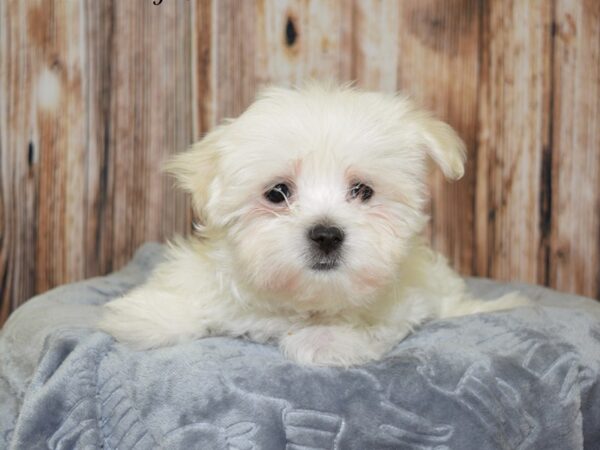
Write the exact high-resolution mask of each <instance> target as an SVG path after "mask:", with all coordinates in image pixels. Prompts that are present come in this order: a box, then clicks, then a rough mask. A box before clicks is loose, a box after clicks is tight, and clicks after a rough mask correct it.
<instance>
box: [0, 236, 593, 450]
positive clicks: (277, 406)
mask: <svg viewBox="0 0 600 450" xmlns="http://www.w3.org/2000/svg"><path fill="white" fill-rule="evenodd" d="M162 251H163V248H162V247H161V246H159V245H157V244H147V245H146V246H144V247H143V248H142V249H141V250H140V251H139V252H138V253H137V255H136V257H135V258H134V260H133V261H132V262H131V264H129V266H128V267H126V268H125V269H124V270H122V271H120V272H117V273H114V274H112V275H110V276H107V277H103V278H95V279H92V280H88V281H85V282H82V283H77V284H73V285H68V286H63V287H61V288H58V289H55V290H53V291H51V292H48V293H46V294H44V295H42V296H39V297H37V298H35V299H33V300H31V301H30V302H28V303H27V304H25V305H24V306H23V307H21V308H20V309H19V310H18V311H17V313H16V314H14V315H13V317H12V318H11V319H10V320H9V322H8V323H7V325H6V326H5V328H4V329H3V331H2V334H0V448H7V447H10V448H15V449H28V450H30V449H37V448H51V449H55V448H56V449H71V448H90V449H91V448H99V447H100V446H104V448H106V449H116V448H119V449H131V448H137V449H146V448H166V449H178V448H182V449H193V448H198V449H238V450H249V449H276V450H281V449H287V450H310V449H361V450H363V449H404V448H406V449H420V450H423V449H436V450H442V449H460V450H467V449H477V450H481V449H517V448H518V449H526V448H531V449H561V450H565V449H579V448H590V449H598V448H600V387H599V386H600V383H599V382H598V377H599V370H600V306H599V305H598V304H597V303H596V302H595V301H593V300H589V299H584V298H581V297H575V296H571V295H565V294H560V293H557V292H554V291H551V290H548V289H544V288H540V287H533V286H524V285H507V284H501V283H496V282H492V281H489V280H482V279H471V280H469V285H470V287H471V289H472V290H473V291H474V292H475V293H476V294H477V295H479V296H482V297H486V298H493V297H496V296H498V295H500V294H502V293H504V292H507V291H511V290H514V289H515V288H517V289H520V290H522V291H523V292H525V293H526V294H527V295H529V296H530V297H532V298H533V299H535V300H536V304H537V306H536V307H535V308H527V309H521V310H515V311H509V312H496V313H491V314H485V315H475V316H470V317H461V318H457V319H452V320H443V321H437V322H432V323H429V324H427V325H425V326H423V327H422V328H421V329H420V330H418V331H417V332H416V333H414V334H413V335H412V336H410V337H409V338H407V339H406V340H404V341H403V342H401V343H400V344H399V345H398V346H397V347H396V348H395V349H394V350H393V351H392V352H390V353H389V354H388V355H387V357H386V358H385V359H383V360H381V361H379V362H375V363H372V364H368V365H365V366H361V367H356V368H351V369H338V368H315V367H312V368H311V367H300V366H298V365H296V364H294V363H292V362H290V361H287V360H285V359H284V358H283V357H282V356H281V355H280V353H279V351H278V349H277V348H276V347H275V346H270V345H259V344H255V343H252V342H248V341H244V340H241V339H233V338H227V337H219V338H207V339H202V340H198V341H195V342H191V343H187V344H184V345H179V346H176V347H172V348H164V349H159V350H153V351H146V352H134V351H131V350H129V349H128V348H126V347H124V346H122V345H120V344H117V343H115V342H114V341H113V339H112V338H111V337H109V336H107V335H106V334H103V333H100V332H96V331H94V330H93V329H90V328H89V324H91V323H93V319H94V317H95V316H96V315H97V313H98V305H100V304H102V303H104V302H106V301H107V300H109V299H111V298H113V297H115V296H117V295H119V294H121V293H123V292H125V291H126V290H128V289H130V288H131V287H132V286H135V285H137V284H139V283H141V282H142V281H143V280H144V278H145V277H146V276H147V274H148V273H149V271H150V270H151V268H152V267H153V266H154V265H155V264H156V262H157V261H159V260H160V258H161V254H162ZM74 324H77V325H78V327H75V326H74ZM42 346H43V348H42ZM38 357H39V360H38Z"/></svg>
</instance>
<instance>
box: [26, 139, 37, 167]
mask: <svg viewBox="0 0 600 450" xmlns="http://www.w3.org/2000/svg"><path fill="white" fill-rule="evenodd" d="M34 162H35V147H34V146H33V142H31V141H29V145H28V146H27V164H29V167H31V166H33V163H34Z"/></svg>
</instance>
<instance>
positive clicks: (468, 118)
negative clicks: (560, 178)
mask: <svg viewBox="0 0 600 450" xmlns="http://www.w3.org/2000/svg"><path fill="white" fill-rule="evenodd" d="M399 3H400V5H401V6H400V18H401V20H400V24H399V25H398V27H397V29H398V30H399V32H400V35H399V37H398V41H399V47H398V53H399V56H398V60H397V74H398V87H399V89H400V90H401V91H403V92H405V93H407V94H409V95H410V96H411V97H412V98H413V99H414V100H415V101H416V102H417V104H419V105H420V106H422V107H425V108H427V109H429V110H431V111H433V112H434V113H435V114H436V115H437V116H438V117H439V118H441V119H443V120H445V121H447V122H448V123H450V124H451V125H452V126H453V127H454V128H455V129H456V130H457V131H458V133H459V134H460V136H461V137H462V139H463V140H464V141H465V144H466V145H467V167H466V172H465V176H464V177H463V178H462V179H461V180H460V181H458V182H455V183H449V182H448V181H447V180H445V179H444V177H443V175H442V174H441V172H440V171H439V170H435V171H434V172H433V173H432V179H431V187H432V201H431V225H430V237H431V241H432V243H433V246H434V248H436V249H437V250H438V251H440V252H442V253H443V254H445V255H446V256H447V257H448V258H449V260H450V261H451V262H452V263H453V265H454V267H456V268H457V269H458V270H459V271H460V272H462V273H465V274H468V273H472V270H473V265H474V255H473V250H474V234H473V230H474V210H473V203H474V195H475V194H474V190H475V174H476V171H475V161H476V159H475V154H476V148H475V147H476V134H477V106H478V104H477V95H478V76H479V74H478V68H479V66H478V56H479V51H480V42H479V37H480V36H479V31H480V9H479V8H480V6H479V2H478V1H476V0H454V1H450V2H442V1H438V0H426V1H420V0H414V1H403V2H399Z"/></svg>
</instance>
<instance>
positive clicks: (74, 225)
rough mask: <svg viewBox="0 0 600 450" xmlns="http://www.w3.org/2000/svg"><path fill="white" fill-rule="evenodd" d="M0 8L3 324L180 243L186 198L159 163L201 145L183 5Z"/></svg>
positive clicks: (187, 218) (11, 4)
mask: <svg viewBox="0 0 600 450" xmlns="http://www.w3.org/2000/svg"><path fill="white" fill-rule="evenodd" d="M0 7H1V8H2V17H1V18H0V21H1V23H0V28H1V31H0V33H2V35H1V37H2V39H1V42H0V48H1V50H0V51H1V54H0V61H1V62H2V64H1V67H2V69H1V72H0V73H1V74H2V75H1V76H2V78H1V81H0V86H1V92H2V94H3V95H1V96H0V99H1V100H0V102H1V103H0V108H1V109H0V130H1V132H2V138H1V141H0V145H1V148H2V152H0V155H1V156H0V159H1V161H2V167H1V169H0V172H1V175H0V176H1V179H0V186H1V188H0V189H1V193H0V198H2V201H1V204H0V206H1V210H2V212H1V213H0V225H1V227H0V229H1V230H2V231H1V233H2V235H1V236H2V237H1V239H0V243H1V244H0V248H1V250H0V274H1V275H2V277H1V278H0V279H1V280H2V292H1V293H0V294H1V295H0V298H1V301H2V303H1V309H0V310H1V314H0V322H1V321H3V320H4V319H5V318H6V316H7V315H8V313H9V311H10V310H11V309H13V308H14V307H15V306H16V305H18V304H19V303H21V302H23V301H25V300H26V299H27V298H29V297H30V296H31V295H33V294H34V293H37V292H42V291H44V290H47V289H49V288H51V287H53V286H56V285H58V284H62V283H68V282H71V281H74V280H78V279H81V278H84V277H88V276H93V275H99V274H103V273H107V272H109V271H111V270H113V269H117V268H118V267H120V266H122V265H123V264H124V263H125V262H127V261H128V260H129V258H130V257H131V256H132V254H133V252H134V251H135V249H136V248H137V247H138V246H139V245H140V244H141V243H143V242H145V241H148V240H163V239H164V238H165V237H171V236H172V235H173V234H174V233H177V232H179V233H185V232H187V231H188V230H189V228H190V222H191V212H190V208H189V200H188V199H186V198H185V197H184V195H183V194H180V193H176V192H175V191H174V190H173V189H172V184H173V182H172V180H170V179H168V178H167V177H166V176H164V175H163V174H161V172H160V166H161V164H162V162H163V160H164V159H165V158H166V157H168V155H170V154H172V153H174V152H175V151H178V150H181V149H184V148H186V147H187V146H188V145H189V144H190V143H191V142H192V141H193V140H194V139H195V138H197V136H195V133H194V124H193V115H192V102H191V101H190V99H191V98H192V91H193V90H194V89H195V86H192V70H191V66H192V65H191V61H190V55H191V47H192V33H191V24H192V17H191V15H190V13H191V5H190V3H189V2H167V3H165V4H164V5H161V6H153V5H151V4H149V3H147V2H144V1H142V0H138V1H136V2H27V3H26V2H17V1H4V2H1V3H0ZM199 33H201V32H199Z"/></svg>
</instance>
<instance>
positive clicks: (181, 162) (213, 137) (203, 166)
mask: <svg viewBox="0 0 600 450" xmlns="http://www.w3.org/2000/svg"><path fill="white" fill-rule="evenodd" d="M224 130H225V126H224V125H221V126H220V127H217V128H216V129H214V130H213V131H211V132H210V133H208V134H207V135H206V136H205V137H204V138H203V139H202V140H201V141H200V142H197V143H195V144H193V145H192V146H191V148H190V149H189V150H187V151H185V152H182V153H178V154H177V155H175V156H174V157H173V158H171V159H170V160H169V161H167V162H166V164H165V165H164V167H163V170H165V171H166V172H168V173H170V174H171V175H174V176H175V178H176V179H177V184H178V186H179V187H180V188H182V189H183V190H184V191H186V192H188V193H190V194H191V195H192V204H193V207H194V210H195V211H196V214H198V216H199V217H200V219H201V221H202V223H203V224H204V225H210V223H211V217H209V216H210V214H209V211H208V209H209V208H208V205H209V202H210V200H211V198H212V197H214V195H215V192H214V191H215V190H216V189H215V179H216V176H217V173H218V165H219V140H220V138H221V136H222V134H223V133H224Z"/></svg>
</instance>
